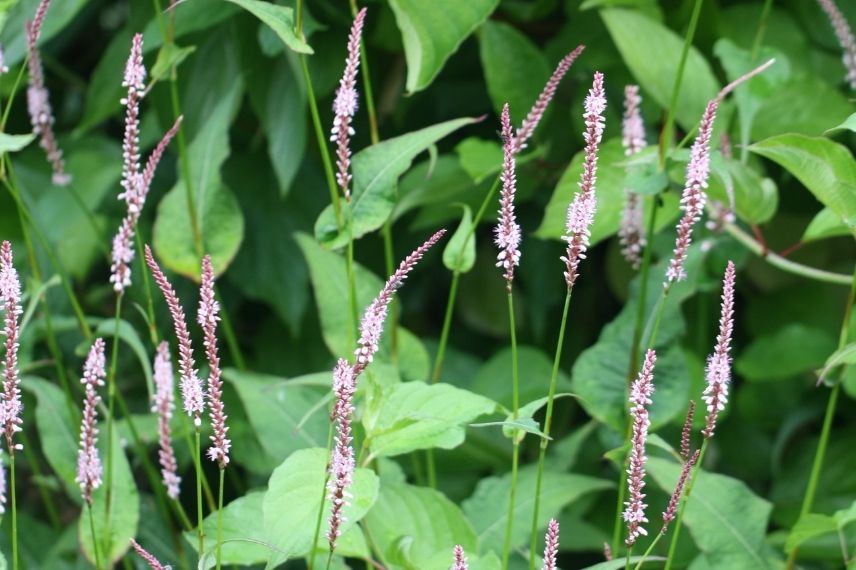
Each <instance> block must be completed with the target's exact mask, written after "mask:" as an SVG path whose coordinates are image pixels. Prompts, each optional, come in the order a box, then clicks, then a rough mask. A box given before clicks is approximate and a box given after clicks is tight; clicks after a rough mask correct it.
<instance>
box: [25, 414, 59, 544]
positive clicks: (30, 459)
mask: <svg viewBox="0 0 856 570" xmlns="http://www.w3.org/2000/svg"><path fill="white" fill-rule="evenodd" d="M19 435H20V436H21V443H23V445H24V457H26V458H27V463H28V464H29V465H30V468H31V469H32V470H33V480H35V482H36V485H37V486H38V488H39V495H40V496H41V498H42V502H43V503H44V504H45V510H46V511H47V514H48V519H50V521H51V526H53V527H54V529H57V530H58V529H59V528H60V521H59V515H58V514H57V509H56V505H55V504H54V501H53V497H52V495H51V490H50V488H49V487H48V484H47V483H46V480H45V478H44V476H43V474H42V468H41V467H40V465H39V458H38V456H37V455H36V452H35V451H34V449H35V448H34V447H33V446H32V445H31V444H30V438H29V437H28V436H27V430H23V431H21V433H20V434H19Z"/></svg>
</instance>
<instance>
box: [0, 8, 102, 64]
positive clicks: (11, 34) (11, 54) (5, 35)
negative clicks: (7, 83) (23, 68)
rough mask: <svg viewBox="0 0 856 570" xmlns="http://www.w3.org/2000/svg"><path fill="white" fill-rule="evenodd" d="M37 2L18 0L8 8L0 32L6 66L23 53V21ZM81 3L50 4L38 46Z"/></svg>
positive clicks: (65, 22) (61, 26)
mask: <svg viewBox="0 0 856 570" xmlns="http://www.w3.org/2000/svg"><path fill="white" fill-rule="evenodd" d="M38 5H39V0H20V1H19V2H16V3H15V4H14V5H13V6H12V7H11V9H10V10H9V13H8V16H7V17H8V19H6V21H5V23H4V25H3V29H2V32H0V44H2V46H3V53H4V55H5V58H4V59H5V61H6V65H8V66H9V67H11V66H13V65H15V64H17V63H18V62H19V61H21V60H22V59H24V56H25V55H26V53H27V36H26V32H25V27H24V22H27V21H30V20H32V19H33V14H35V13H36V8H38ZM85 5H86V0H69V1H68V2H57V3H56V4H51V6H50V10H48V13H47V16H46V17H45V22H44V25H43V26H42V33H41V36H40V37H39V46H42V45H44V44H45V43H47V42H48V41H49V40H50V39H51V38H52V37H54V36H55V35H57V34H58V33H59V32H61V31H62V30H64V29H65V28H66V26H68V24H69V22H71V20H72V19H73V18H74V17H75V16H76V15H77V13H78V12H79V11H80V10H81V9H82V8H83V7H84V6H85Z"/></svg>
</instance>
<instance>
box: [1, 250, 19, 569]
mask: <svg viewBox="0 0 856 570" xmlns="http://www.w3.org/2000/svg"><path fill="white" fill-rule="evenodd" d="M0 309H2V310H3V337H4V342H3V348H4V351H5V354H4V357H3V394H2V399H0V423H2V425H3V431H4V433H5V436H6V449H7V450H8V451H9V471H10V483H11V485H10V489H9V492H10V494H11V498H12V501H11V502H12V566H13V568H17V567H18V508H17V507H18V505H17V495H16V489H15V451H18V450H21V449H23V448H22V446H21V444H20V443H15V441H14V439H15V434H16V433H18V432H20V431H21V424H22V423H23V418H22V414H23V409H24V406H23V403H22V402H21V388H20V384H21V378H20V371H19V370H18V346H19V338H18V337H19V323H18V318H19V316H20V315H21V313H22V312H23V309H22V307H21V281H20V279H19V278H18V272H17V271H16V270H15V265H14V259H13V255H12V244H10V243H9V242H8V241H4V242H3V243H2V245H0ZM0 468H1V467H0ZM5 487H6V477H5V474H4V475H3V491H2V497H3V499H2V501H3V502H5V500H6V489H5ZM4 510H5V509H4Z"/></svg>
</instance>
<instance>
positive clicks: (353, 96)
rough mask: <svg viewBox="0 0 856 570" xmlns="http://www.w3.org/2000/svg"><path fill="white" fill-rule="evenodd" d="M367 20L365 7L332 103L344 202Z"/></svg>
mask: <svg viewBox="0 0 856 570" xmlns="http://www.w3.org/2000/svg"><path fill="white" fill-rule="evenodd" d="M365 19H366V9H365V8H363V9H362V10H360V11H359V12H358V13H357V17H356V18H354V23H353V24H352V25H351V32H350V34H349V35H348V57H347V59H346V60H345V71H344V73H343V74H342V79H340V80H339V88H338V89H337V90H336V99H334V101H333V130H332V134H331V135H330V140H331V141H333V142H335V143H336V166H337V167H338V169H339V171H338V172H337V173H336V182H338V183H339V187H340V188H341V189H342V193H343V194H344V195H345V199H346V200H348V201H350V199H351V173H350V167H351V136H352V135H353V134H354V129H353V127H351V121H352V120H353V118H354V115H355V114H356V113H357V104H358V102H359V94H358V93H357V72H358V71H359V68H360V42H361V41H362V35H363V24H364V23H365Z"/></svg>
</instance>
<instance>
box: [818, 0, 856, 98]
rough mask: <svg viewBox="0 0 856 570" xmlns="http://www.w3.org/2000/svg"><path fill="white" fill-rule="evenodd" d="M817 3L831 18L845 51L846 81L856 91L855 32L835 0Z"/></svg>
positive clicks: (843, 59)
mask: <svg viewBox="0 0 856 570" xmlns="http://www.w3.org/2000/svg"><path fill="white" fill-rule="evenodd" d="M817 3H818V4H820V7H821V8H823V11H824V12H826V15H827V16H828V17H829V23H830V24H832V29H833V30H834V31H835V37H836V38H838V43H839V44H841V48H842V50H843V53H842V55H841V60H842V61H843V62H844V68H845V69H846V70H847V74H846V75H845V79H846V81H847V83H849V84H850V88H851V89H856V38H854V37H853V32H852V31H851V30H850V25H849V24H848V23H847V20H846V19H845V18H844V14H842V13H841V10H839V9H838V6H836V5H835V2H833V0H817Z"/></svg>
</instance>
